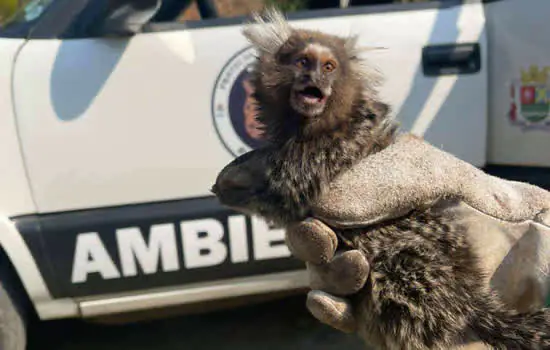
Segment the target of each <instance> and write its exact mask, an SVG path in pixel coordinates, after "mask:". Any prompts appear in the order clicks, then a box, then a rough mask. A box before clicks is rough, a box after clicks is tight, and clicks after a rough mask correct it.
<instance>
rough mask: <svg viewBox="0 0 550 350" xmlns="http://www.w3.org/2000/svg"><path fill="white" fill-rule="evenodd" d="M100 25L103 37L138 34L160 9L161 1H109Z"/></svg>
mask: <svg viewBox="0 0 550 350" xmlns="http://www.w3.org/2000/svg"><path fill="white" fill-rule="evenodd" d="M108 3H109V4H108V12H107V16H106V17H105V19H104V20H103V23H102V25H101V29H100V30H101V33H102V35H103V36H131V35H134V34H136V33H139V32H140V31H141V30H142V28H143V27H144V26H145V25H146V24H147V23H149V21H150V20H151V18H153V16H155V14H156V13H157V12H158V10H159V9H160V6H161V5H162V0H109V2H108Z"/></svg>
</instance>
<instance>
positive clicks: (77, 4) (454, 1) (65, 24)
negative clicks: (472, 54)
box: [0, 0, 504, 39]
mask: <svg viewBox="0 0 550 350" xmlns="http://www.w3.org/2000/svg"><path fill="white" fill-rule="evenodd" d="M90 1H93V0H56V1H54V2H53V3H52V4H51V5H50V6H49V7H48V9H46V11H45V12H44V13H43V14H42V15H41V16H40V17H39V18H38V19H37V20H36V22H35V23H34V24H33V25H30V26H29V25H28V26H22V28H21V31H16V30H13V31H8V32H6V33H2V31H0V37H10V38H27V39H92V38H98V36H95V35H87V34H85V33H79V32H75V31H74V30H69V28H70V27H71V24H72V23H73V22H74V21H75V20H77V18H79V17H80V16H82V15H86V13H81V11H82V10H83V9H84V11H85V10H86V5H88V4H89V3H90ZM498 1H504V0H435V1H428V2H421V3H394V4H377V5H358V6H351V7H348V8H344V9H340V8H335V9H311V10H301V11H296V12H289V13H287V17H288V19H289V20H303V19H315V18H319V17H321V18H326V17H336V16H353V15H365V14H380V13H387V12H403V11H418V10H428V9H434V8H439V9H446V8H452V7H456V6H461V5H465V4H470V3H480V2H481V3H484V4H487V3H494V2H498ZM246 19H247V17H246V16H239V17H231V18H214V19H203V20H198V21H188V22H167V23H150V24H149V25H147V26H146V27H145V28H144V30H143V33H155V32H164V31H175V30H184V29H201V28H212V27H219V26H235V25H241V24H242V23H243V22H244V21H245V20H246ZM88 29H90V28H88ZM87 31H89V30H87ZM91 32H94V30H93V28H92V29H91Z"/></svg>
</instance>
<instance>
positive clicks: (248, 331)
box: [28, 295, 364, 350]
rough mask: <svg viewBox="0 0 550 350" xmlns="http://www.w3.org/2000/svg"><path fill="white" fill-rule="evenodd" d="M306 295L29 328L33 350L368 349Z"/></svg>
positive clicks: (49, 323)
mask: <svg viewBox="0 0 550 350" xmlns="http://www.w3.org/2000/svg"><path fill="white" fill-rule="evenodd" d="M304 298H305V297H304V296H303V295H301V296H297V297H296V296H295V297H287V298H284V299H281V300H277V301H272V302H268V303H262V304H258V305H254V306H247V307H241V308H237V309H233V310H225V311H219V312H211V313H208V314H202V315H190V316H180V317H175V318H169V319H163V320H156V321H150V322H140V323H134V324H128V325H122V326H120V325H118V326H116V325H115V326H112V325H98V324H91V323H86V322H81V321H75V320H69V321H65V320H64V321H54V322H45V323H41V324H40V325H39V326H37V327H34V328H33V329H32V330H31V331H30V335H29V338H30V344H29V347H28V349H29V350H43V349H48V350H69V349H70V350H91V349H94V350H97V349H101V350H114V349H117V350H126V349H128V350H129V349H132V350H142V349H143V350H144V349H155V350H175V349H178V350H195V349H196V350H210V349H215V350H218V349H220V350H222V349H223V350H225V349H227V350H237V349H238V350H252V349H254V350H258V349H260V350H283V349H284V350H306V349H307V350H310V349H315V350H336V349H346V350H364V348H363V347H362V345H361V343H360V342H359V341H358V339H356V338H355V337H354V336H350V335H346V334H342V333H340V332H337V331H334V330H332V329H331V328H329V327H327V326H325V325H322V324H319V323H318V322H317V321H316V320H315V319H313V318H312V317H311V316H310V315H309V314H308V313H307V311H306V310H305V305H304V302H305V299H304Z"/></svg>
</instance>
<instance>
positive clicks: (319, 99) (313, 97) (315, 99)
mask: <svg viewBox="0 0 550 350" xmlns="http://www.w3.org/2000/svg"><path fill="white" fill-rule="evenodd" d="M297 95H298V97H299V98H300V100H302V102H303V103H305V104H319V103H324V102H325V101H326V99H327V97H326V96H325V94H324V93H323V91H321V89H319V88H318V87H316V86H308V87H306V88H305V89H303V90H300V91H297Z"/></svg>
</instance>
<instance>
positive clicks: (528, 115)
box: [514, 82, 550, 124]
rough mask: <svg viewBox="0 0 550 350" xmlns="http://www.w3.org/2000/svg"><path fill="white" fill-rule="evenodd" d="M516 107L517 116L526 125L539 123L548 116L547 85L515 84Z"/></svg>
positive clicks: (549, 104)
mask: <svg viewBox="0 0 550 350" xmlns="http://www.w3.org/2000/svg"><path fill="white" fill-rule="evenodd" d="M515 87H516V91H515V94H514V95H515V96H516V99H517V100H516V101H515V102H516V106H519V111H518V112H519V114H520V116H521V117H523V119H524V120H525V121H526V122H528V123H534V124H536V123H540V122H542V121H544V120H545V119H547V118H548V116H549V115H550V103H549V98H548V92H549V88H548V84H542V83H536V82H533V83H523V84H515Z"/></svg>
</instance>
